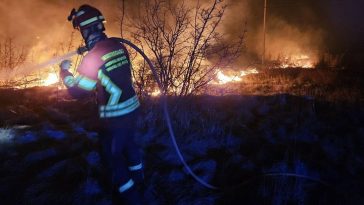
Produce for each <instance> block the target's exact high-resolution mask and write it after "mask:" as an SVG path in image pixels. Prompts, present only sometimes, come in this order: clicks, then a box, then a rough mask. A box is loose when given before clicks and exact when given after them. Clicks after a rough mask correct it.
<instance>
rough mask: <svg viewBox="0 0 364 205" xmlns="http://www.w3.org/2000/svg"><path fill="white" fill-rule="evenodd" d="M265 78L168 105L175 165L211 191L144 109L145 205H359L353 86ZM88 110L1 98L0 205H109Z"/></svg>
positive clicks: (362, 118)
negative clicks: (233, 90)
mask: <svg viewBox="0 0 364 205" xmlns="http://www.w3.org/2000/svg"><path fill="white" fill-rule="evenodd" d="M269 72H270V74H269V75H268V74H267V73H265V74H264V73H263V74H258V75H262V76H263V77H262V76H260V77H259V76H258V75H254V76H248V78H247V79H248V80H246V81H244V82H243V83H242V84H240V86H241V87H242V88H244V89H241V90H242V91H241V92H242V93H241V94H240V95H227V96H209V95H201V96H191V97H184V98H178V99H177V98H170V99H169V103H170V110H171V113H172V120H173V125H174V127H175V132H176V137H177V142H178V144H179V146H180V148H181V151H182V153H183V155H184V157H185V159H186V161H187V162H188V164H189V165H190V166H191V168H192V170H194V171H195V172H196V174H197V175H199V176H201V178H202V179H204V180H205V181H207V182H209V183H211V184H213V185H216V186H218V187H219V188H220V189H219V190H209V189H206V188H204V187H203V186H201V185H199V184H198V183H197V182H195V181H194V180H193V179H192V178H191V177H190V176H189V175H188V174H187V172H186V170H185V169H184V168H183V166H182V165H181V163H180V161H179V159H178V157H177V155H176V153H175V151H174V148H173V146H172V143H171V140H170V138H169V134H168V130H167V127H166V125H165V122H164V119H163V115H162V111H161V108H160V105H159V99H158V98H145V99H143V101H142V113H141V116H140V118H139V120H138V133H137V136H136V139H137V142H138V144H139V145H140V147H141V150H142V153H143V158H144V162H145V177H146V181H145V183H146V189H145V198H146V199H147V200H148V201H149V203H150V204H156V205H157V204H168V205H169V204H179V205H187V204H188V205H191V204H192V205H193V204H195V205H197V204H204V205H209V204H229V205H230V204H274V205H280V204H298V205H303V204H310V205H311V204H334V205H335V204H343V205H344V204H345V205H348V204H349V205H351V204H352V205H356V204H362V201H363V200H364V183H363V182H364V176H363V174H362V173H364V149H363V148H364V126H363V122H364V110H363V106H362V97H361V96H363V95H362V91H361V89H360V88H361V87H360V86H361V84H362V81H361V79H360V77H359V79H360V80H357V81H355V82H353V79H358V77H355V75H349V77H345V76H344V77H342V76H343V75H340V74H337V73H332V77H327V76H329V74H327V73H326V74H325V73H323V74H322V75H321V76H322V79H326V81H325V80H322V79H320V78H318V77H317V76H319V75H316V74H315V75H308V74H307V75H306V74H305V72H311V71H305V72H298V71H295V70H292V71H289V74H282V73H279V72H278V71H269ZM274 72H276V73H274ZM280 72H281V71H280ZM312 72H313V71H312ZM330 72H331V71H330ZM330 72H329V73H330ZM277 73H278V74H277ZM297 73H298V74H297ZM264 75H267V76H268V77H264ZM269 76H270V77H269ZM297 76H301V77H297ZM302 76H306V78H303V77H302ZM313 76H314V77H313ZM353 76H354V77H353ZM253 78H256V80H254V82H253ZM347 78H349V80H347ZM258 79H259V81H258ZM278 79H280V81H279V82H278V81H277V80H278ZM299 79H306V80H305V81H300V80H299ZM345 79H346V80H345ZM249 80H251V81H249ZM339 81H343V82H342V83H338V82H339ZM249 82H251V83H249ZM299 82H301V84H300V83H299ZM325 83H326V84H325ZM348 83H349V84H348ZM280 85H282V86H283V85H285V86H286V87H284V89H283V88H282V87H279V86H280ZM303 85H306V86H303ZM309 86H311V88H315V89H308V87H309ZM258 87H259V88H261V89H257V88H258ZM278 87H279V89H278ZM253 88H254V89H253ZM277 89H278V90H277ZM312 90H313V91H312ZM334 91H335V92H334ZM309 92H311V93H312V94H309ZM336 92H338V93H345V95H343V94H335V93H336ZM320 93H322V94H321V95H320ZM340 96H341V97H340ZM96 111H97V108H96V105H95V103H94V99H93V98H89V99H85V100H83V101H74V100H71V99H70V98H69V97H68V96H67V94H66V92H65V91H62V90H57V89H56V88H54V87H44V88H30V89H23V90H15V89H2V90H0V204H6V205H13V204H14V205H25V204H27V205H33V204H34V205H35V204H36V205H49V204H52V205H61V204H62V205H63V204H64V205H73V204H74V205H84V204H88V205H96V204H98V205H99V204H100V205H101V204H103V205H107V204H111V202H110V195H109V194H108V192H107V191H106V190H107V188H106V187H105V186H104V184H105V183H104V182H105V173H104V171H103V170H104V169H103V166H102V163H101V161H100V155H99V146H98V137H99V136H98V133H97V129H96V128H97V114H96V113H97V112H96Z"/></svg>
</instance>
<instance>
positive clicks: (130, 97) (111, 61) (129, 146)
mask: <svg viewBox="0 0 364 205" xmlns="http://www.w3.org/2000/svg"><path fill="white" fill-rule="evenodd" d="M77 73H78V75H77V76H73V75H72V74H71V73H70V72H69V71H65V70H62V71H61V77H62V79H63V82H64V84H65V85H66V86H67V88H68V92H69V94H70V95H71V96H73V97H75V98H82V97H84V96H86V95H87V94H89V93H90V91H96V92H97V103H98V107H99V111H98V115H99V118H100V123H101V125H102V131H101V132H100V133H101V136H100V142H101V145H102V156H103V159H104V161H105V162H106V165H107V168H108V170H109V171H110V173H112V174H111V175H110V176H112V184H113V186H116V187H117V189H118V191H119V192H120V193H123V192H127V191H128V190H129V189H131V188H132V187H133V185H134V183H135V182H141V181H142V178H143V175H142V167H143V166H142V162H141V157H140V153H139V150H138V148H137V146H136V144H135V142H134V132H135V123H136V120H137V113H138V110H139V109H138V108H139V106H140V103H139V100H138V97H137V96H136V93H135V90H134V88H133V86H132V76H131V63H130V59H129V54H128V52H127V50H126V48H125V47H124V45H122V44H121V43H120V42H119V41H118V40H117V39H114V38H106V39H105V40H102V41H99V42H97V43H96V44H95V46H94V47H93V48H92V49H91V50H90V51H89V52H88V53H87V54H86V55H85V57H84V58H83V60H82V62H81V64H80V65H79V67H78V68H77ZM125 159H126V160H125Z"/></svg>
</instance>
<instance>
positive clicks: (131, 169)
mask: <svg viewBox="0 0 364 205" xmlns="http://www.w3.org/2000/svg"><path fill="white" fill-rule="evenodd" d="M142 168H143V164H142V163H140V164H138V165H135V166H130V167H129V171H138V170H141V169H142Z"/></svg>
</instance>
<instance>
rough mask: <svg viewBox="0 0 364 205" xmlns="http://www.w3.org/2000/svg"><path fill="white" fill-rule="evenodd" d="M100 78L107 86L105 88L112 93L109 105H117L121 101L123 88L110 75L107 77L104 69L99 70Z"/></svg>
mask: <svg viewBox="0 0 364 205" xmlns="http://www.w3.org/2000/svg"><path fill="white" fill-rule="evenodd" d="M98 78H99V79H100V81H101V84H102V85H103V86H104V87H105V90H106V91H107V92H108V93H109V94H110V97H109V102H108V103H107V104H108V105H115V104H117V103H118V102H119V99H120V97H121V94H122V91H121V89H120V88H119V87H118V86H117V85H115V84H114V83H113V82H112V81H111V80H110V78H109V77H107V76H106V75H105V74H104V73H103V72H102V70H99V73H98Z"/></svg>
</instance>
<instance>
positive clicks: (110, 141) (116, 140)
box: [100, 111, 144, 204]
mask: <svg viewBox="0 0 364 205" xmlns="http://www.w3.org/2000/svg"><path fill="white" fill-rule="evenodd" d="M137 117H138V111H134V112H132V113H130V114H128V115H125V116H123V117H122V118H120V119H113V120H108V121H105V122H103V124H105V123H109V124H106V125H105V126H104V127H103V129H102V131H101V136H100V142H101V155H102V160H103V162H104V164H105V166H106V169H107V170H106V171H107V176H108V177H109V178H108V180H109V183H110V184H111V185H112V189H113V193H114V197H116V198H119V197H120V198H122V200H123V201H124V204H140V198H141V197H140V196H139V195H138V193H137V191H136V187H135V186H136V185H137V184H140V183H143V179H144V175H143V164H142V159H141V153H140V151H139V149H138V146H137V145H136V143H135V139H134V137H135V136H134V135H135V129H136V120H137ZM115 194H116V195H117V196H115ZM114 197H113V204H116V203H114Z"/></svg>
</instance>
